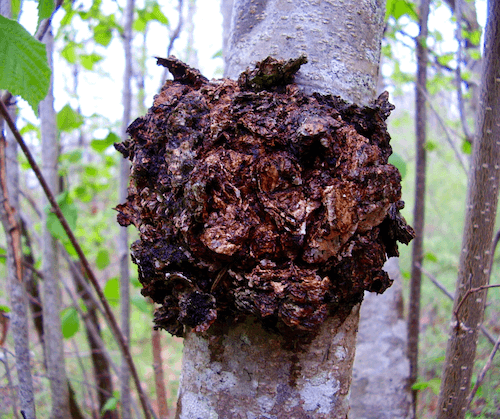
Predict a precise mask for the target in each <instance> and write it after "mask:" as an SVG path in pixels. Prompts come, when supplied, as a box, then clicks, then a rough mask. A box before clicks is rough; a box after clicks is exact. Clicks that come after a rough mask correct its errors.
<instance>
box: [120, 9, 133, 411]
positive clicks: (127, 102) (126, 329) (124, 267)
mask: <svg viewBox="0 0 500 419" xmlns="http://www.w3.org/2000/svg"><path fill="white" fill-rule="evenodd" d="M133 20H134V0H127V4H126V8H125V23H124V33H123V49H124V51H125V69H124V72H123V99H122V102H123V117H122V128H121V138H122V141H124V140H125V139H126V138H127V127H128V124H129V123H130V114H131V107H132V92H131V86H130V84H131V79H132V22H133ZM129 172H130V165H129V162H128V160H125V159H121V160H120V191H119V199H120V200H121V199H125V198H126V197H127V186H128V177H129ZM118 254H119V258H120V259H119V263H120V320H121V330H122V333H123V337H124V338H125V341H126V343H127V344H128V343H129V342H130V269H129V246H128V231H127V229H126V228H120V236H119V238H118ZM130 397H131V396H130V370H129V367H128V364H127V360H126V358H125V356H122V363H121V373H120V401H121V414H122V418H123V419H130V418H131V400H130Z"/></svg>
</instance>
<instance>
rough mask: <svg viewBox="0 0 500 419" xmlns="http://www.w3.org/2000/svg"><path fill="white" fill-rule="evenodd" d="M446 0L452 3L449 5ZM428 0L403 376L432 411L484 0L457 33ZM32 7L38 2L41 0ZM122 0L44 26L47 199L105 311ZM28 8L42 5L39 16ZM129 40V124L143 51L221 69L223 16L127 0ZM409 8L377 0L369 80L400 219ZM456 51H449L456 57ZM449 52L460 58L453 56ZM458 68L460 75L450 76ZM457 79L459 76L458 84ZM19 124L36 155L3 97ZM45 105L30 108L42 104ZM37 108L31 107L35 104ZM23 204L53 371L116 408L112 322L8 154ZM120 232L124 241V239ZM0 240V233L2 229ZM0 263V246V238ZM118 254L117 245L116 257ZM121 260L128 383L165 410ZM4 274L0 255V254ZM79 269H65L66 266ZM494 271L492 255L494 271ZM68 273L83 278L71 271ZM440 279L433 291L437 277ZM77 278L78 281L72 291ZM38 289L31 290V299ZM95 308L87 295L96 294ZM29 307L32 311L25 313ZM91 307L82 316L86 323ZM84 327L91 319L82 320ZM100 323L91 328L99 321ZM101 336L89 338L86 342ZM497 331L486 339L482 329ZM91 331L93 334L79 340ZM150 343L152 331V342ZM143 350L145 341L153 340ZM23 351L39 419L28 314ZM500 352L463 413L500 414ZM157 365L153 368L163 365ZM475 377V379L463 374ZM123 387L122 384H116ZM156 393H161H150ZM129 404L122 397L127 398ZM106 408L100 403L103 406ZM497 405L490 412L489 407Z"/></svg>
mask: <svg viewBox="0 0 500 419" xmlns="http://www.w3.org/2000/svg"><path fill="white" fill-rule="evenodd" d="M450 3H451V6H453V7H450ZM450 3H448V2H444V1H433V2H431V11H430V17H429V36H428V38H427V41H426V47H427V49H428V53H429V64H428V67H427V68H428V81H427V93H426V95H427V96H426V99H427V108H428V133H427V139H426V142H425V149H426V151H427V159H428V160H427V192H426V197H425V209H426V219H425V235H424V244H423V247H424V253H423V256H424V257H423V269H422V272H423V273H424V278H423V282H422V294H421V302H420V305H421V316H420V319H419V325H420V326H419V330H420V341H419V346H420V351H419V352H420V356H419V375H418V378H417V380H416V382H415V383H414V385H413V388H414V390H415V391H418V393H419V397H418V406H417V412H418V413H417V414H418V417H421V418H426V417H433V416H434V415H435V409H436V406H437V394H438V391H439V386H440V377H441V372H442V364H443V361H444V353H445V349H446V341H447V336H448V327H449V322H450V317H451V313H452V301H451V300H450V299H449V298H448V297H447V296H446V295H445V294H444V293H443V289H446V290H448V291H449V293H451V294H453V292H454V288H455V281H456V277H457V267H458V262H459V255H460V249H461V237H462V230H463V221H464V208H465V197H466V189H467V170H468V166H469V158H470V153H471V142H470V141H469V140H471V138H472V134H471V132H473V131H474V128H475V127H474V121H475V112H476V111H477V108H478V103H477V98H475V96H474V95H475V91H477V86H478V84H479V77H480V72H479V70H478V63H479V62H480V58H481V49H480V46H481V45H482V41H481V35H482V28H483V27H484V22H485V17H486V16H485V14H486V12H485V2H484V1H477V2H472V1H471V2H464V10H467V11H470V10H473V14H469V13H467V14H466V13H464V15H463V21H462V25H461V27H462V30H461V31H457V30H456V27H457V22H456V18H455V15H454V11H455V9H454V7H455V6H454V4H455V2H450ZM40 4H42V2H41V3H40ZM12 9H13V15H14V17H16V16H17V17H19V18H20V22H21V23H22V25H23V26H24V27H25V28H26V29H27V30H28V31H29V32H31V33H32V34H35V31H36V28H37V26H38V23H39V21H38V19H39V16H40V14H41V13H43V10H42V9H41V8H40V9H39V8H38V6H37V3H36V2H32V1H25V2H23V3H22V4H20V3H17V2H13V3H12ZM125 11H126V5H125V3H124V2H119V1H118V2H111V1H109V2H107V1H105V2H100V1H94V2H86V1H77V2H74V3H72V4H70V3H63V4H62V6H61V7H60V8H59V9H58V11H57V12H56V13H55V14H54V16H53V19H52V28H53V33H54V36H55V42H54V53H53V54H54V55H53V72H54V101H53V106H54V109H55V110H56V112H57V113H56V118H55V121H56V124H57V134H56V137H57V139H58V144H59V146H58V151H57V152H58V156H57V161H58V169H57V170H58V184H59V186H60V188H61V190H60V192H61V193H60V194H59V195H58V202H59V204H60V205H61V207H62V210H63V212H64V214H65V215H66V217H67V218H68V220H69V221H70V224H71V225H72V227H73V228H74V231H75V235H76V237H77V239H78V241H79V243H80V245H81V246H82V248H83V251H84V253H85V254H86V256H87V258H88V260H89V261H90V262H91V265H92V267H93V269H94V271H95V272H96V276H97V280H98V282H99V283H100V284H101V287H102V289H103V292H104V295H105V297H106V299H107V301H108V303H109V305H110V306H111V309H112V310H113V311H114V312H115V314H116V316H118V315H119V313H120V305H123V295H122V296H121V295H120V275H119V274H118V272H120V267H119V265H120V260H121V259H122V257H121V256H123V251H121V250H120V248H119V244H118V239H117V238H118V237H119V235H120V233H119V226H118V224H117V223H116V222H115V219H116V212H115V211H114V210H113V208H114V207H115V206H116V205H117V204H118V203H119V202H122V201H123V199H122V198H120V196H119V190H120V180H119V179H120V164H121V156H120V155H119V154H118V153H117V152H116V151H115V150H114V148H113V147H112V144H113V143H115V142H119V141H120V138H121V137H122V136H123V133H122V131H123V125H124V123H123V121H122V118H123V108H124V106H123V100H124V99H123V95H122V91H123V86H124V84H123V81H122V79H123V74H124V71H126V70H125V69H126V60H125V54H124V52H123V51H124V47H123V44H124V42H123V40H124V39H125V38H126V36H125V35H124V34H126V33H127V32H126V27H125V26H126V17H125ZM39 13H40V14H39ZM133 16H134V19H133V21H132V37H131V38H130V40H131V44H130V48H131V56H132V67H131V74H130V76H129V81H130V88H131V95H132V100H131V110H130V115H129V117H128V122H131V121H133V120H134V119H135V118H136V117H137V116H140V115H143V114H144V113H145V112H146V110H147V108H148V107H149V106H150V105H151V103H152V98H153V96H154V95H155V94H156V93H157V92H158V91H159V88H160V86H161V84H162V81H163V80H164V79H165V77H166V74H165V73H164V71H163V68H161V67H158V66H156V60H155V59H154V57H155V56H167V55H169V54H170V53H172V54H174V55H176V56H177V57H178V58H180V59H182V60H183V61H185V62H186V63H188V64H189V65H191V66H193V67H196V68H199V69H200V70H201V72H202V73H203V74H204V75H205V76H207V77H208V78H211V77H216V78H219V77H221V76H222V74H223V60H222V55H223V51H222V16H221V14H220V4H219V2H218V1H196V0H184V1H183V0H179V1H173V0H172V1H169V2H162V3H161V4H160V3H157V2H154V1H146V2H137V3H136V5H135V11H134V15H133ZM418 19H419V15H418V5H417V4H414V3H412V2H409V1H401V0H389V1H388V5H387V15H386V22H387V28H386V32H385V38H384V43H383V57H382V64H381V69H382V71H381V73H382V77H381V80H380V89H379V90H380V91H383V90H388V91H389V92H390V94H391V101H392V102H393V103H394V104H395V105H396V110H395V111H394V112H393V114H392V116H391V117H390V118H389V121H388V122H389V130H390V132H391V136H392V147H393V149H394V152H395V153H394V155H393V157H392V160H391V161H392V162H393V164H395V165H396V166H397V167H398V168H399V169H400V172H401V174H402V176H403V200H404V201H405V202H406V208H405V210H403V214H404V215H405V217H406V219H407V220H408V222H409V223H410V224H412V221H413V217H414V216H413V212H412V211H413V208H414V202H415V198H414V195H415V186H414V185H415V175H416V164H415V160H416V153H415V134H414V107H415V105H414V103H415V94H414V92H415V73H416V57H415V49H416V48H415V45H416V43H415V38H416V37H417V35H418V32H419V25H418ZM457 57H458V58H457ZM457 63H460V65H458V66H457ZM457 79H458V80H460V82H459V83H457ZM457 86H458V87H457ZM16 104H17V107H18V112H17V115H18V116H17V127H18V128H19V130H20V133H21V134H22V135H23V137H24V140H25V141H26V143H27V144H28V146H29V148H30V149H31V151H32V153H33V155H34V156H35V157H36V160H37V161H39V162H40V163H42V164H43V161H42V151H43V148H44V146H43V144H42V141H41V124H40V122H39V119H38V118H37V116H36V115H35V113H34V112H33V110H32V107H31V106H30V104H28V103H27V102H24V101H22V100H17V101H16ZM42 106H43V105H42ZM40 113H41V111H40ZM18 162H19V167H20V174H19V190H20V213H21V216H22V220H23V222H24V223H25V225H26V228H25V235H24V237H23V252H24V253H25V254H26V255H29V256H30V257H31V261H28V264H29V269H28V270H27V271H29V272H30V274H31V279H32V283H33V286H34V287H35V288H36V287H37V286H38V285H37V284H40V286H41V285H42V284H43V281H41V282H40V279H41V278H42V277H43V272H41V271H42V270H43V269H42V260H43V259H44V256H43V254H42V252H41V249H42V244H41V243H42V241H43V230H44V226H47V228H48V230H49V232H50V233H51V234H52V236H54V237H55V238H57V239H59V240H60V242H61V244H62V246H59V248H58V251H59V252H60V255H59V276H58V278H59V281H60V284H61V288H62V307H61V312H60V314H58V315H59V316H60V323H61V328H62V334H63V337H64V359H65V364H66V373H67V376H68V377H69V381H70V383H71V384H72V388H73V390H74V391H75V400H76V401H77V404H78V406H79V409H80V411H81V412H82V414H83V416H84V417H92V415H96V414H97V413H96V412H99V411H100V413H101V414H103V415H105V414H108V416H109V417H115V416H113V412H116V411H117V410H118V409H119V407H121V405H122V404H123V403H124V402H125V401H124V400H123V397H122V396H121V395H120V391H119V390H118V389H119V388H120V383H121V381H122V380H121V379H119V378H118V377H119V376H120V374H121V372H120V367H119V365H120V363H121V362H122V361H121V354H120V348H119V346H118V345H117V344H116V343H115V341H114V338H113V331H112V330H110V328H109V327H108V326H106V325H105V323H104V321H103V320H102V319H98V318H99V317H100V315H99V314H95V317H92V316H91V315H90V314H89V313H92V312H93V311H94V310H96V313H97V311H98V309H97V307H99V306H100V304H99V303H95V302H92V301H91V300H92V298H90V297H86V296H85V295H86V294H85V290H82V288H81V285H75V284H80V282H79V280H78V278H77V277H78V276H80V277H81V276H82V275H81V274H79V273H78V269H76V272H75V264H74V258H75V251H74V249H73V247H72V246H71V244H70V243H69V241H68V239H67V238H66V236H65V234H64V232H63V231H61V227H60V225H59V224H58V222H57V221H56V220H55V218H54V216H53V214H50V213H49V211H48V210H47V207H46V204H45V203H43V200H42V191H41V190H40V187H39V186H38V181H37V179H36V177H35V175H34V173H33V171H32V170H31V167H30V165H29V163H28V162H27V161H26V159H25V158H24V157H23V156H22V155H21V154H20V155H19V156H18ZM43 214H47V221H46V222H42V217H43ZM130 230H131V231H130V232H129V234H130V237H128V239H127V240H128V243H131V242H132V241H134V240H135V234H136V233H135V232H133V231H132V229H130ZM2 243H6V239H3V240H2ZM0 251H1V252H2V255H3V257H2V259H0V262H5V255H6V254H7V245H6V244H3V245H2V248H1V249H0ZM127 261H128V257H127ZM411 264H412V256H411V247H408V248H401V257H400V265H401V270H402V277H403V291H404V301H405V314H407V313H408V311H409V310H408V301H409V300H410V292H409V289H410V277H411ZM127 265H129V268H130V281H129V282H130V286H131V289H130V297H129V298H130V303H131V304H130V313H129V319H130V341H129V344H128V346H129V348H130V352H131V354H132V357H133V361H134V363H135V366H136V368H137V371H138V374H139V377H140V381H141V382H142V383H143V385H144V390H145V393H146V394H147V395H148V396H149V403H151V404H152V406H153V410H155V411H156V412H157V414H158V415H159V416H160V417H162V416H164V415H165V412H166V411H167V410H168V408H170V409H169V410H170V413H171V412H172V410H173V408H172V406H174V405H175V400H176V394H177V393H176V392H177V387H178V379H179V372H180V360H181V356H182V353H181V351H182V340H181V339H178V338H172V337H170V336H168V335H167V334H166V333H165V332H155V331H152V312H153V306H152V304H150V303H148V302H147V301H146V300H145V299H144V298H143V297H142V296H141V295H140V288H141V286H140V283H139V282H138V280H137V272H136V267H135V265H133V264H128V263H127ZM0 268H1V269H2V270H3V272H2V277H3V278H5V277H6V267H5V264H3V265H2V266H0ZM76 268H78V267H76ZM498 273H499V268H498V260H497V258H495V261H494V265H493V272H492V278H493V280H492V282H493V283H496V282H497V281H496V280H495V278H497V277H498ZM80 279H81V278H80ZM436 284H437V285H439V287H441V289H438V287H437V285H436ZM79 287H80V288H79ZM34 298H36V293H34V294H32V296H31V302H33V301H34V300H33V299H34ZM499 303H500V297H499V296H498V291H496V290H492V291H490V293H489V300H488V305H487V310H486V315H485V321H484V324H483V326H484V328H485V329H486V330H487V331H489V332H488V333H489V334H490V336H491V335H493V336H497V335H499V334H500V325H499V324H498V321H497V319H498V318H499V313H500V305H499ZM94 306H95V307H94ZM0 309H1V310H2V311H3V313H4V314H3V316H4V317H2V319H3V320H2V326H3V328H2V329H1V330H2V336H0V337H1V340H2V351H3V352H2V357H1V360H2V364H3V366H4V370H3V371H2V376H1V380H2V381H1V387H0V406H1V407H0V414H1V415H2V416H1V417H2V418H3V417H5V418H10V417H19V413H18V410H19V409H18V408H17V405H16V397H15V391H14V390H15V389H16V388H17V383H16V375H15V374H14V373H13V366H14V350H13V348H14V342H13V336H12V334H11V333H9V329H8V328H7V327H6V326H7V324H8V319H9V311H10V310H11V309H12V306H11V303H10V300H9V297H8V293H7V287H6V286H5V287H4V286H2V288H1V289H0ZM34 317H35V318H36V309H35V311H34ZM89 319H90V320H89ZM92 322H95V324H94V326H93V327H94V332H92V331H91V329H92V325H91V324H92ZM96 329H97V330H96ZM96 332H98V333H97V334H100V336H101V339H102V343H97V344H96V343H95V342H94V344H96V345H97V347H98V348H99V353H102V354H103V359H106V362H107V363H108V366H107V368H108V370H109V374H110V383H108V387H106V389H105V391H104V392H102V391H101V392H99V391H97V387H98V386H101V385H102V382H99V381H96V379H95V378H94V376H93V374H92V368H93V366H92V365H93V362H94V365H95V359H93V358H92V356H91V355H92V353H93V352H94V353H95V348H93V347H92V340H94V341H95V340H96V339H95V336H94V338H93V337H92V335H93V334H94V335H95V334H96ZM97 340H98V339H97ZM491 340H492V338H491V337H490V338H489V339H488V338H487V337H485V336H484V334H483V335H481V337H480V340H479V346H478V352H477V360H476V363H475V367H474V369H475V373H474V377H477V374H478V373H479V371H481V369H482V368H483V367H484V365H485V364H486V363H487V361H488V357H489V356H490V353H491V350H492V343H491ZM495 340H496V338H493V342H494V341H495ZM89 342H90V343H89ZM153 342H154V343H153ZM153 349H154V350H153ZM30 351H31V354H32V363H33V368H32V370H33V380H34V381H33V382H34V388H35V404H36V407H37V413H38V415H39V417H50V413H49V412H50V409H51V392H50V391H49V390H50V386H49V385H48V379H47V374H46V373H45V369H44V350H43V346H42V344H41V341H40V337H39V335H38V333H37V329H36V322H35V323H33V322H32V321H31V320H30ZM499 366H500V363H499V361H498V360H497V361H494V362H493V363H492V365H491V366H490V367H489V369H488V372H487V374H486V376H485V379H484V380H483V381H482V384H481V385H480V386H479V388H478V389H477V392H476V396H475V398H474V401H473V403H472V404H471V408H470V411H469V413H468V415H469V417H485V418H486V417H498V415H499V414H500V373H499ZM161 373H163V377H162V376H161ZM474 380H475V378H474ZM121 394H124V393H123V389H122V393H121ZM162 394H165V396H162ZM125 403H126V402H125ZM129 403H130V406H131V409H132V411H133V415H132V417H140V413H139V411H140V407H139V404H140V401H139V398H138V397H137V396H136V395H135V392H133V391H132V398H131V400H130V402H129ZM105 412H107V413H105ZM495 415H496V416H495Z"/></svg>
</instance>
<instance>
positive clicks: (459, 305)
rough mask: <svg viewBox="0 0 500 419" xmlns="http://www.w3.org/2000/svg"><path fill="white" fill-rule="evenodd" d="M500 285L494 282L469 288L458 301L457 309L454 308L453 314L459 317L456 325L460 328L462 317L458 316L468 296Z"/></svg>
mask: <svg viewBox="0 0 500 419" xmlns="http://www.w3.org/2000/svg"><path fill="white" fill-rule="evenodd" d="M471 276H472V275H471ZM499 287H500V284H493V285H481V286H480V287H475V288H469V289H468V290H467V291H466V292H465V294H464V297H463V298H462V299H461V300H460V302H459V303H458V305H457V308H456V309H455V310H453V315H454V316H455V318H456V319H457V325H456V327H457V328H460V319H459V317H458V313H459V311H460V309H461V308H462V305H463V303H464V302H465V300H467V298H469V296H470V295H472V294H474V293H476V292H479V291H483V290H487V289H489V288H499Z"/></svg>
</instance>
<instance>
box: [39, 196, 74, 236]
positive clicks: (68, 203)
mask: <svg viewBox="0 0 500 419" xmlns="http://www.w3.org/2000/svg"><path fill="white" fill-rule="evenodd" d="M57 203H58V204H59V207H60V208H61V212H62V213H63V215H64V217H65V218H66V221H67V222H68V225H69V226H70V228H71V229H72V230H74V229H75V228H76V221H77V218H78V208H77V207H76V206H75V204H74V203H73V201H72V200H71V199H70V197H69V193H68V192H67V191H66V192H64V193H62V194H60V195H59V196H58V197H57ZM46 212H47V229H48V230H49V231H50V234H52V236H53V237H54V238H56V239H66V232H65V231H64V229H63V226H62V225H61V223H60V222H59V220H58V218H57V216H56V214H54V213H53V212H52V211H51V210H50V208H49V207H47V209H46Z"/></svg>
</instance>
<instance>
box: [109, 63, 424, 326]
mask: <svg viewBox="0 0 500 419" xmlns="http://www.w3.org/2000/svg"><path fill="white" fill-rule="evenodd" d="M304 62H306V59H305V58H304V57H300V58H299V59H297V60H290V61H288V62H284V61H277V60H274V59H272V58H267V59H265V60H264V61H262V62H260V63H258V64H257V66H256V68H255V69H254V70H247V71H246V72H244V73H243V74H242V75H241V76H240V78H239V80H238V81H233V80H228V79H223V80H212V81H208V80H207V79H206V78H205V77H203V76H202V75H201V74H200V72H199V71H198V70H195V69H192V68H190V67H188V66H187V65H185V64H184V63H182V62H181V61H179V60H177V59H176V58H175V57H169V58H167V59H163V58H159V59H158V63H159V64H160V65H163V66H166V67H168V68H169V70H170V71H171V73H172V74H173V76H174V80H173V81H171V80H169V81H167V82H166V83H165V85H164V86H163V88H162V90H161V92H160V94H159V95H157V96H156V97H155V99H154V103H153V106H152V107H151V108H150V109H149V111H148V113H147V115H145V116H144V117H141V118H138V119H137V120H135V121H134V122H133V123H132V124H131V125H130V127H129V128H128V133H129V134H130V139H129V140H127V141H125V142H123V143H121V144H116V148H117V150H118V151H120V152H121V153H122V154H123V155H124V156H125V157H127V158H129V159H130V160H131V162H132V171H131V177H130V187H129V189H128V198H127V201H126V202H125V203H124V204H121V205H118V206H117V207H116V209H117V211H118V222H119V223H120V224H121V225H122V226H128V225H130V224H133V225H135V227H136V228H137V229H138V231H139V235H140V240H138V241H136V242H135V243H134V244H133V245H132V258H133V261H134V262H135V263H136V264H137V265H138V266H139V279H140V281H141V283H142V285H143V289H142V294H143V295H144V296H146V297H151V298H152V299H153V301H154V302H155V303H157V304H159V308H158V309H157V310H156V312H155V315H154V321H155V325H156V327H159V328H163V329H166V330H167V331H169V332H170V333H172V334H173V335H177V336H182V335H183V333H184V330H185V327H190V328H193V329H194V330H195V331H196V332H204V331H206V330H207V329H208V328H209V327H210V326H211V325H212V324H213V322H214V321H216V319H219V320H222V321H229V320H232V319H235V318H238V317H239V316H241V315H242V314H253V315H255V316H257V317H259V318H261V319H262V320H263V322H265V323H266V324H274V325H275V326H279V327H284V328H285V329H289V330H290V329H291V330H296V331H314V330H315V329H316V328H317V327H318V325H320V324H321V323H322V322H323V321H324V320H325V318H326V317H327V316H328V315H330V314H336V313H339V312H341V311H342V310H344V311H346V310H350V308H351V307H352V306H353V305H354V304H356V303H358V302H359V301H361V299H362V296H363V292H364V291H365V290H369V291H374V292H378V293H382V292H384V291H385V290H386V289H387V288H388V287H389V286H390V285H391V280H390V279H389V277H388V276H387V273H386V272H385V271H383V270H382V266H383V264H384V262H385V261H386V258H387V256H396V255H398V248H397V244H396V242H397V241H400V242H403V243H408V242H409V241H410V240H411V239H412V238H413V235H414V233H413V230H412V228H411V227H409V226H408V225H407V224H406V222H405V221H404V218H403V217H402V216H401V215H400V213H399V210H400V209H401V208H402V207H403V202H402V201H401V176H400V174H399V172H398V170H397V169H396V168H395V167H394V166H393V165H391V164H389V163H388V158H389V155H390V154H391V152H392V150H391V146H390V145H389V140H390V137H389V134H388V132H387V126H386V123H385V120H386V119H387V117H388V115H389V113H390V111H391V110H392V109H393V106H392V105H391V104H390V103H389V102H388V94H387V93H383V94H382V95H381V96H380V97H379V98H378V99H377V100H376V101H374V103H373V105H372V106H370V107H358V106H356V105H353V104H348V103H346V102H344V101H343V100H341V99H340V98H338V97H333V96H322V95H320V94H313V95H311V96H309V95H305V94H304V93H302V92H301V90H300V89H299V87H298V86H297V85H295V84H293V75H294V74H295V72H296V71H297V70H298V69H299V67H300V65H301V64H303V63H304Z"/></svg>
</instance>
